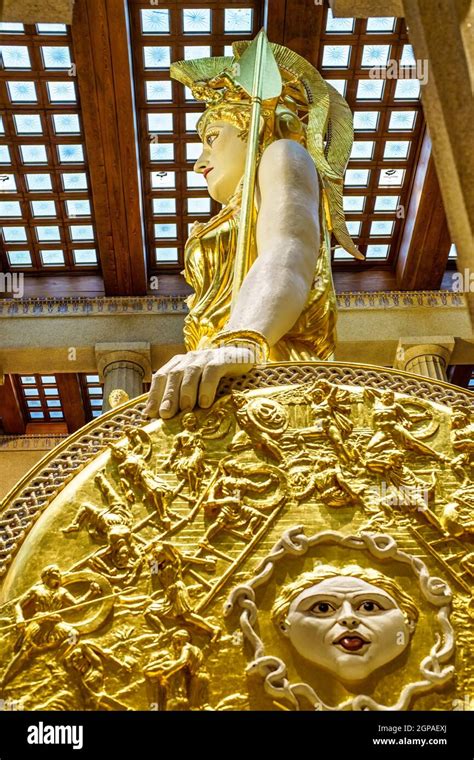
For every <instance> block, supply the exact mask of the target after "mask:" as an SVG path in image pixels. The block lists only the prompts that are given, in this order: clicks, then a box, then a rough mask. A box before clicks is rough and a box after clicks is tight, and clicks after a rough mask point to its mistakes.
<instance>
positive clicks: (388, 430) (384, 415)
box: [366, 391, 447, 462]
mask: <svg viewBox="0 0 474 760" xmlns="http://www.w3.org/2000/svg"><path fill="white" fill-rule="evenodd" d="M366 395H367V397H369V398H374V396H375V395H377V396H379V400H376V401H375V406H374V412H373V422H374V427H375V430H376V432H375V433H374V434H373V436H372V438H371V439H370V441H369V442H368V444H367V448H366V461H367V462H369V461H370V460H371V459H372V458H377V457H378V456H379V454H380V453H382V454H383V453H384V452H386V451H387V448H388V447H389V446H391V447H392V448H396V449H402V450H404V451H415V452H416V453H417V454H423V455H424V456H429V457H433V458H434V459H437V460H438V461H439V462H446V461H447V457H446V456H445V455H444V454H440V453H439V452H437V451H435V450H434V449H433V448H432V447H431V446H429V445H428V444H427V443H424V442H423V441H421V440H420V439H419V438H417V437H416V435H414V434H413V433H411V432H410V430H409V428H410V427H411V426H412V424H413V423H415V422H419V421H421V420H425V419H427V418H429V416H430V415H431V412H428V411H427V412H421V413H414V412H410V411H408V410H407V409H404V407H403V406H402V405H401V404H400V403H399V402H398V401H397V400H396V399H395V394H394V392H393V391H383V392H382V393H380V394H374V392H373V391H366Z"/></svg>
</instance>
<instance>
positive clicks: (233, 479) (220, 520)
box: [201, 461, 275, 547]
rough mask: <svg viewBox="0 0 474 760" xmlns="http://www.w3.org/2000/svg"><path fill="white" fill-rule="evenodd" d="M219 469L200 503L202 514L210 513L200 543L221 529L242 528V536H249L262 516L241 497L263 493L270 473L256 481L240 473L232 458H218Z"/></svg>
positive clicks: (207, 541)
mask: <svg viewBox="0 0 474 760" xmlns="http://www.w3.org/2000/svg"><path fill="white" fill-rule="evenodd" d="M219 470H220V471H221V475H220V476H219V477H218V479H217V480H216V482H215V483H214V484H213V486H212V488H211V491H210V493H209V495H208V496H207V499H206V501H205V504H204V509H205V512H206V514H207V515H209V516H211V517H214V520H213V522H212V524H211V525H210V526H209V528H208V529H207V531H206V533H205V535H204V537H203V539H202V541H201V545H202V546H204V547H206V546H208V545H209V542H210V541H211V539H212V538H214V536H216V535H217V534H218V533H220V531H222V530H225V529H227V530H229V529H233V530H242V531H243V533H242V535H243V538H247V539H251V538H252V537H253V536H254V535H255V533H256V531H257V529H258V527H259V525H260V524H261V523H262V522H263V520H264V519H265V516H264V514H262V512H259V511H258V510H257V509H255V508H254V507H253V506H251V505H250V504H247V503H246V501H245V497H246V495H247V493H256V494H260V493H265V492H266V491H268V490H269V489H270V488H271V487H272V485H273V484H274V483H275V478H274V477H272V476H271V477H269V478H267V479H266V480H264V481H260V482H256V481H253V480H251V479H250V478H246V477H244V475H243V473H242V472H241V470H240V468H239V467H238V465H237V464H236V463H235V462H229V461H222V462H220V464H219ZM263 506H265V505H263Z"/></svg>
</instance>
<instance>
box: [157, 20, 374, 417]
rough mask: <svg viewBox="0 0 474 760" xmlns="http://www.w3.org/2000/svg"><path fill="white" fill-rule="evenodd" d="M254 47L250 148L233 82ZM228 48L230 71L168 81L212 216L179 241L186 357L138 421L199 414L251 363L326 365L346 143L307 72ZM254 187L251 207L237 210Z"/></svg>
mask: <svg viewBox="0 0 474 760" xmlns="http://www.w3.org/2000/svg"><path fill="white" fill-rule="evenodd" d="M260 43H263V45H264V51H265V54H264V57H263V60H264V64H263V70H262V71H261V72H260V77H259V81H260V82H261V83H262V87H263V92H262V98H263V103H262V106H261V114H260V116H261V118H260V124H261V129H260V134H259V138H258V146H257V145H255V144H254V143H252V142H249V127H250V123H251V115H252V113H253V114H255V113H256V110H255V109H256V108H260V106H259V105H258V104H257V105H255V103H256V101H254V105H252V101H251V96H250V94H249V92H248V91H246V86H247V87H248V85H245V83H244V81H243V79H242V78H240V79H239V74H238V73H236V71H237V70H239V69H240V70H241V71H243V70H244V68H245V66H244V62H245V61H249V60H252V61H253V60H254V51H255V45H257V44H260ZM233 48H234V55H235V59H234V61H233V60H232V59H231V58H228V59H222V58H206V59H199V60H191V61H181V62H178V63H173V64H172V66H171V70H170V72H171V76H172V77H173V78H174V79H177V80H178V81H180V82H182V83H183V84H185V85H186V86H188V87H189V88H190V89H191V91H192V92H193V95H194V97H195V98H197V99H198V100H201V101H204V103H205V104H206V110H205V112H204V114H203V116H202V117H201V119H200V120H199V122H198V126H197V129H198V132H199V135H200V137H201V140H202V143H203V150H202V154H201V156H200V157H199V158H198V160H197V161H196V164H195V167H194V169H195V171H196V172H198V173H199V174H202V175H203V176H204V177H205V179H206V181H207V184H208V189H209V194H210V195H211V197H212V198H214V199H215V200H217V201H218V202H219V203H222V204H224V207H223V209H222V211H220V212H219V213H218V214H217V216H215V217H213V218H212V219H211V220H210V221H209V222H207V223H205V224H196V225H195V226H194V227H193V229H192V231H191V235H190V237H189V239H188V241H187V244H186V248H185V276H186V279H187V281H188V282H189V284H190V285H191V287H192V288H193V290H194V293H193V295H192V296H190V297H189V299H188V305H189V314H188V315H187V317H186V319H185V327H184V338H185V345H186V349H187V353H186V354H185V355H182V356H175V357H174V358H173V359H171V360H170V361H169V362H168V363H167V364H166V365H164V366H163V367H162V368H161V369H160V370H159V371H158V372H157V373H156V374H155V375H154V377H153V382H152V388H151V391H150V396H149V402H148V406H147V409H146V412H147V414H149V416H152V417H153V416H157V415H158V414H160V415H161V416H162V417H166V418H169V417H172V416H173V415H174V414H176V413H177V412H178V410H180V409H182V410H185V409H190V408H192V407H194V405H195V404H196V402H197V401H198V402H199V405H200V406H201V407H204V408H207V407H209V406H210V405H211V403H212V401H213V398H214V396H215V392H216V389H217V385H218V382H219V380H220V378H221V377H222V376H224V375H241V374H243V373H244V372H246V371H248V370H249V369H250V368H251V367H252V366H253V365H254V364H255V363H256V362H257V361H262V360H263V361H267V360H269V361H275V362H278V361H286V360H291V361H295V360H307V359H314V358H319V359H328V358H330V357H331V356H332V354H333V351H334V335H335V320H336V308H335V296H334V290H333V285H332V279H331V272H330V245H331V243H330V231H332V233H333V234H334V235H335V237H336V239H337V241H338V242H339V244H340V245H342V247H343V248H345V250H346V251H348V252H349V253H350V254H351V255H352V256H354V257H355V258H362V255H361V254H360V253H359V251H358V250H357V248H356V247H355V245H354V244H353V242H352V240H351V238H350V235H349V233H348V230H347V227H346V224H345V221H344V215H343V211H342V178H343V175H344V171H345V167H346V165H347V161H348V159H349V156H350V152H351V145H352V139H353V135H352V115H351V112H350V109H349V107H348V106H347V103H346V102H345V100H344V99H343V98H342V96H341V95H340V94H339V93H338V92H337V91H336V90H335V89H334V88H333V87H332V86H331V85H329V84H327V83H326V82H325V81H324V80H323V79H322V77H321V75H320V74H319V73H318V72H317V71H316V69H315V68H314V67H313V66H311V64H309V63H308V61H306V60H305V59H304V58H302V57H301V56H299V55H297V54H296V53H294V52H293V51H291V50H289V49H288V48H285V47H282V46H280V45H276V44H269V43H268V42H267V41H266V38H265V36H264V32H261V33H260V35H259V40H256V41H255V42H254V43H253V45H252V47H249V43H248V42H238V43H234V46H233ZM234 63H238V64H239V65H238V67H235V66H233V64H234ZM254 118H258V116H255V117H254ZM247 155H248V156H249V161H248V163H247V168H246V159H247ZM255 173H256V175H255ZM254 176H256V193H255V203H254V204H252V203H250V205H247V204H246V203H244V202H243V200H245V198H246V197H247V195H248V192H252V193H253V181H252V178H253V177H254ZM251 186H252V187H251ZM249 188H250V190H248V189H249ZM248 197H250V198H251V199H252V198H253V195H252V194H251V195H249V196H248ZM275 208H277V209H278V213H277V214H275ZM295 219H298V224H297V225H295V223H294V220H295ZM239 225H240V227H241V230H242V231H241V236H242V235H245V241H244V242H245V244H244V245H243V246H242V245H241V244H240V243H239V246H240V247H238V245H237V243H238V235H239ZM241 239H242V240H243V237H241ZM231 307H232V309H231Z"/></svg>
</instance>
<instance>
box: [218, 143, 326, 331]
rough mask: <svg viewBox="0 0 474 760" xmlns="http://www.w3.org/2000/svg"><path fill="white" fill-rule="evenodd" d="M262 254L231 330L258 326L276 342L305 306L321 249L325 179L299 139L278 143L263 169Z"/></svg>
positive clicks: (270, 149)
mask: <svg viewBox="0 0 474 760" xmlns="http://www.w3.org/2000/svg"><path fill="white" fill-rule="evenodd" d="M257 197H258V199H259V201H260V203H259V211H258V218H257V250H258V258H257V260H256V261H255V263H254V264H253V266H252V267H251V269H250V271H249V272H248V274H247V276H246V278H245V280H244V282H243V284H242V287H241V289H240V293H239V297H238V300H237V304H236V307H235V310H234V312H233V314H232V316H231V318H230V320H229V322H228V325H227V329H230V330H239V329H247V330H258V331H259V332H261V333H263V335H265V337H266V338H267V340H268V343H269V344H270V346H272V345H274V344H275V343H276V342H277V341H278V340H279V339H280V338H281V337H282V336H283V335H285V334H286V333H287V332H288V331H289V330H290V329H291V328H292V326H293V325H294V323H295V322H296V320H297V319H298V317H299V316H300V314H301V312H302V311H303V308H304V306H305V303H306V300H307V298H308V294H309V291H310V288H311V283H312V280H313V276H314V270H315V267H316V260H317V256H318V252H319V243H320V229H319V183H318V177H317V174H316V169H315V167H314V163H313V161H312V159H311V156H310V155H309V153H308V152H307V150H306V149H305V148H303V147H302V146H301V145H298V143H296V142H294V141H293V140H278V141H276V142H274V143H272V144H271V145H270V146H269V147H268V148H267V150H266V151H265V153H264V154H263V156H262V160H261V162H260V166H259V172H258V196H257Z"/></svg>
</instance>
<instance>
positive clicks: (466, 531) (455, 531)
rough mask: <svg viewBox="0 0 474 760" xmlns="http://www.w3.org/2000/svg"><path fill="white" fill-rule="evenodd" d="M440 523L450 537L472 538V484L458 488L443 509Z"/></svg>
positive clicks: (473, 520) (473, 532) (473, 525)
mask: <svg viewBox="0 0 474 760" xmlns="http://www.w3.org/2000/svg"><path fill="white" fill-rule="evenodd" d="M441 522H442V524H443V527H444V528H445V530H446V532H447V533H449V534H450V535H451V536H456V537H463V536H469V537H470V536H474V483H469V484H468V485H466V486H462V487H461V488H458V489H457V491H455V492H454V493H453V494H452V496H451V501H450V502H449V504H446V506H445V507H444V509H443V514H442V517H441Z"/></svg>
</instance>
